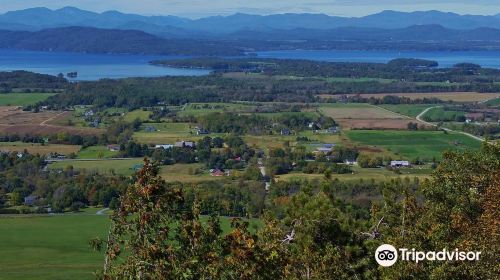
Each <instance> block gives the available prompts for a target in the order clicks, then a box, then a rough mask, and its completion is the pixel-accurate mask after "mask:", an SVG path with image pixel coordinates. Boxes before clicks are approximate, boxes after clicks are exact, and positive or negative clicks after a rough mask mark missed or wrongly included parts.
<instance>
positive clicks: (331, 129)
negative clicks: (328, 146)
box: [326, 126, 339, 134]
mask: <svg viewBox="0 0 500 280" xmlns="http://www.w3.org/2000/svg"><path fill="white" fill-rule="evenodd" d="M338 132H339V127H338V126H332V127H329V128H327V129H326V133H330V134H335V133H338Z"/></svg>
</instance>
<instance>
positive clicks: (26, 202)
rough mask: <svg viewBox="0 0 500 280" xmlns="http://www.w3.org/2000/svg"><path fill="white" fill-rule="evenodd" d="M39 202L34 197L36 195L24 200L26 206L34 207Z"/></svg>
mask: <svg viewBox="0 0 500 280" xmlns="http://www.w3.org/2000/svg"><path fill="white" fill-rule="evenodd" d="M37 200H38V197H37V196H34V195H30V196H26V197H25V198H24V204H25V205H28V206H32V205H34V204H35V203H36V202H37Z"/></svg>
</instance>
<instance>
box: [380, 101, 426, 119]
mask: <svg viewBox="0 0 500 280" xmlns="http://www.w3.org/2000/svg"><path fill="white" fill-rule="evenodd" d="M432 106H435V105H432V104H397V105H392V104H382V105H380V107H382V108H385V109H387V110H389V111H392V112H396V113H398V114H402V115H405V116H409V117H413V118H415V117H417V116H418V115H419V114H420V113H422V112H423V111H424V110H425V109H427V108H429V107H432Z"/></svg>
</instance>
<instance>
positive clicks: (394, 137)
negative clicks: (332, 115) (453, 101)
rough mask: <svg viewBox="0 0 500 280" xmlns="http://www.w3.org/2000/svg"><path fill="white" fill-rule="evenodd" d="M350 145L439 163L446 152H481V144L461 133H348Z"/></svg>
mask: <svg viewBox="0 0 500 280" xmlns="http://www.w3.org/2000/svg"><path fill="white" fill-rule="evenodd" d="M346 134H347V136H348V137H349V138H350V139H351V141H353V142H355V143H358V144H361V145H366V146H370V147H375V148H383V149H386V150H388V151H390V152H392V153H394V154H395V155H398V156H400V157H401V158H403V159H409V160H411V159H415V158H417V157H419V158H420V159H421V160H426V161H430V160H432V159H433V158H436V159H440V158H441V157H442V153H443V152H444V151H446V150H465V149H478V148H479V147H480V146H481V142H479V141H477V140H474V139H472V138H470V137H468V136H466V135H463V134H459V133H444V132H443V131H377V130H351V131H346Z"/></svg>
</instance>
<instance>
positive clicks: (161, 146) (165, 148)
mask: <svg viewBox="0 0 500 280" xmlns="http://www.w3.org/2000/svg"><path fill="white" fill-rule="evenodd" d="M173 147H174V145H171V144H163V145H156V146H155V149H164V150H168V149H172V148H173Z"/></svg>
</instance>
